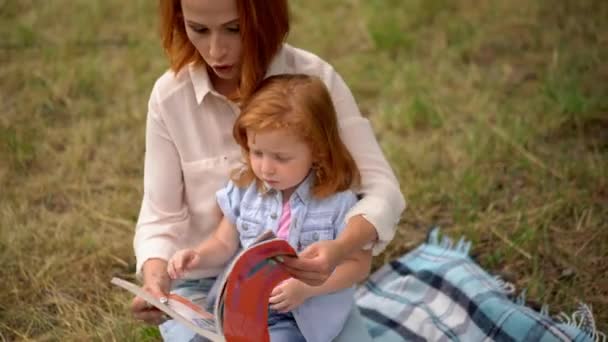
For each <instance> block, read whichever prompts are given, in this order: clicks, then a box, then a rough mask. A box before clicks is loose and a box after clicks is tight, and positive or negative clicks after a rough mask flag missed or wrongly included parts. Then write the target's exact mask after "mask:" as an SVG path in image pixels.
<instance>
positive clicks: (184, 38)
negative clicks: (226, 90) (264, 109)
mask: <svg viewBox="0 0 608 342" xmlns="http://www.w3.org/2000/svg"><path fill="white" fill-rule="evenodd" d="M234 1H236V5H237V11H238V16H239V28H240V34H241V44H242V49H243V55H242V57H241V58H242V65H241V79H240V82H239V89H238V90H237V92H238V93H237V94H234V96H233V98H234V99H240V100H244V99H246V98H248V97H249V96H250V95H251V94H252V93H253V92H254V91H255V89H256V88H257V86H258V85H259V83H260V82H261V81H262V80H263V79H264V76H265V75H266V70H267V69H268V66H269V65H270V62H271V61H272V58H273V57H274V56H275V55H276V53H277V52H278V51H279V49H280V48H281V45H282V43H283V41H284V40H285V38H286V37H287V34H288V33H289V10H288V6H287V0H272V1H268V0H261V1H258V0H234ZM159 9H160V31H161V38H162V44H163V48H164V49H165V52H166V53H167V56H168V57H169V62H170V63H171V70H173V71H175V72H178V71H179V70H181V69H182V68H183V67H184V66H185V65H187V64H189V63H196V64H202V65H205V61H204V60H203V58H202V57H201V55H200V54H199V53H198V51H197V50H196V48H195V47H194V45H192V43H191V42H190V40H189V39H188V35H187V34H186V28H185V25H184V15H183V12H182V5H181V0H160V6H159Z"/></svg>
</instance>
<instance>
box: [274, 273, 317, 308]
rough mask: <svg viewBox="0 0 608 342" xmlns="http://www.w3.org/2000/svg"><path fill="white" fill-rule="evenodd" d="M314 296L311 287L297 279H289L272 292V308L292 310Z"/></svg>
mask: <svg viewBox="0 0 608 342" xmlns="http://www.w3.org/2000/svg"><path fill="white" fill-rule="evenodd" d="M311 296H312V291H311V290H310V287H309V286H308V285H306V284H304V283H302V282H301V281H299V280H297V279H293V278H291V279H288V280H286V281H284V282H282V283H280V284H279V285H277V286H276V287H275V288H274V289H273V290H272V293H270V299H269V302H270V304H271V305H270V308H271V309H273V310H276V311H279V312H288V311H291V310H293V309H295V308H297V307H298V306H300V304H302V303H304V301H305V300H306V299H308V298H310V297H311Z"/></svg>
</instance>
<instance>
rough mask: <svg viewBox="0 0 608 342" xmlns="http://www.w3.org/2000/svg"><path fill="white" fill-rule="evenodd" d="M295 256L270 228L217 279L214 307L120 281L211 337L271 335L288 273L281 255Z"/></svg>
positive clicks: (117, 281)
mask: <svg viewBox="0 0 608 342" xmlns="http://www.w3.org/2000/svg"><path fill="white" fill-rule="evenodd" d="M280 256H296V252H295V250H294V249H293V248H292V247H291V246H290V245H289V243H287V241H285V240H282V239H278V238H276V236H275V235H274V233H272V231H267V232H265V233H264V234H262V235H260V237H258V239H257V240H256V242H255V243H254V244H253V245H251V246H250V247H249V248H247V249H245V250H243V251H241V252H240V253H239V254H237V255H236V256H235V258H234V259H233V261H232V262H231V264H230V266H229V267H228V268H227V270H226V272H225V276H224V277H223V278H222V279H221V280H218V281H221V283H220V284H219V285H220V286H219V293H218V295H217V298H216V300H215V305H214V310H213V313H210V312H208V311H206V310H205V309H204V308H202V307H200V306H198V305H196V304H194V303H192V302H191V301H190V300H188V299H186V298H184V297H181V296H179V295H176V294H170V295H169V296H168V298H167V301H166V302H161V301H160V300H159V299H158V298H156V297H154V296H152V295H151V294H149V293H148V292H146V291H145V290H143V289H142V288H141V287H139V286H137V285H135V284H133V283H130V282H128V281H126V280H123V279H120V278H113V279H112V284H114V285H118V286H120V287H122V288H124V289H126V290H128V291H130V292H131V293H133V294H135V295H136V296H139V297H141V298H143V299H144V300H146V301H147V302H149V303H150V304H152V305H154V306H155V307H156V308H158V309H159V310H161V311H163V312H164V313H166V314H167V315H169V316H171V317H172V318H173V319H175V320H177V321H179V322H181V323H182V324H184V325H186V326H187V327H188V328H190V329H192V331H194V332H196V333H197V334H199V335H201V336H204V337H206V338H208V339H210V340H212V341H268V340H269V335H268V324H267V321H268V299H269V298H270V293H271V292H272V290H273V289H274V287H275V286H276V285H278V284H279V283H280V282H281V281H283V280H286V279H288V278H289V277H290V276H289V273H287V271H286V270H285V269H284V268H283V267H282V266H281V264H280V263H279V262H277V261H276V258H277V257H280Z"/></svg>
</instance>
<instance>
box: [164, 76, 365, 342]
mask: <svg viewBox="0 0 608 342" xmlns="http://www.w3.org/2000/svg"><path fill="white" fill-rule="evenodd" d="M233 135H234V138H235V140H236V141H237V142H238V144H239V145H240V146H241V149H242V151H243V157H244V160H245V165H244V167H242V168H240V169H238V170H236V172H235V173H234V175H233V177H232V181H231V182H229V183H228V185H227V186H226V187H225V188H223V189H221V190H219V191H218V192H217V202H218V205H219V207H220V209H221V211H222V214H223V218H222V220H221V221H220V223H219V226H218V228H217V229H216V230H215V231H214V233H213V234H212V235H211V236H210V237H209V238H207V239H206V240H204V241H203V242H202V243H201V244H200V245H198V246H196V247H194V248H189V249H182V250H180V251H178V252H177V253H176V254H174V255H173V257H172V258H171V259H170V260H169V263H168V273H169V275H170V276H171V278H172V279H179V278H181V277H182V276H183V275H184V272H185V271H188V270H190V269H196V268H215V267H221V266H222V265H224V264H226V263H227V262H228V261H229V260H230V258H231V257H232V256H233V255H234V254H235V253H236V251H237V249H238V248H239V245H240V246H242V247H243V248H247V247H248V246H250V245H251V244H252V243H253V242H255V240H256V238H257V237H258V236H259V235H260V234H262V233H264V232H265V231H266V230H267V229H271V230H272V231H273V232H274V233H275V234H276V235H277V236H278V237H280V238H283V239H285V240H287V241H288V242H289V243H290V244H291V246H292V247H293V248H294V249H296V250H297V251H302V250H303V249H305V248H306V247H308V246H309V245H310V244H311V243H314V242H317V241H328V240H335V239H336V237H337V236H339V234H340V233H341V231H342V230H343V229H344V226H345V225H346V219H345V218H346V214H347V212H348V211H349V210H350V208H351V207H352V206H353V205H355V203H356V202H357V196H356V195H355V193H354V192H353V191H351V188H352V187H354V186H356V185H358V183H359V171H358V170H357V166H356V165H355V162H354V160H353V158H352V157H351V155H350V153H349V152H348V150H347V149H346V147H345V146H344V144H343V143H342V141H341V140H340V135H339V134H338V121H337V118H336V113H335V110H334V107H333V104H332V101H331V97H330V96H329V94H328V92H327V89H326V88H325V85H324V84H323V82H322V81H321V80H320V79H318V78H316V77H313V76H305V75H278V76H272V77H269V78H267V79H266V80H264V81H263V82H262V84H261V86H260V89H259V90H257V91H256V92H255V94H254V95H253V96H252V97H250V99H249V100H248V101H246V102H245V104H244V107H243V109H242V112H241V114H240V115H239V117H238V118H237V120H236V123H235V125H234V131H233ZM239 242H240V244H239ZM370 265H371V251H369V250H367V251H366V250H362V249H359V250H357V252H355V253H353V254H352V255H350V256H349V257H347V258H346V259H345V260H344V261H342V262H341V263H340V264H338V266H337V267H336V270H335V271H334V272H333V273H332V274H331V276H330V277H329V278H328V279H327V281H325V282H324V283H323V284H322V285H320V286H310V285H308V284H306V283H304V282H302V281H300V280H297V279H294V278H291V279H289V280H287V281H286V282H284V283H282V284H280V285H279V286H277V287H276V288H275V289H274V290H273V292H272V295H271V298H270V303H271V306H270V308H271V309H272V310H271V312H270V315H269V319H268V328H269V333H270V339H271V341H273V342H277V341H284V342H297V341H302V342H305V341H332V340H333V339H334V338H335V337H336V336H337V335H338V334H339V333H340V331H342V327H343V325H344V323H345V322H346V319H347V317H348V314H349V313H350V311H351V309H352V307H353V285H355V283H357V282H358V281H361V280H363V279H364V278H365V277H366V276H367V274H368V272H369V268H370ZM244 290H245V291H246V289H244ZM244 295H247V293H245V294H244ZM249 295H255V294H249ZM328 318H331V319H328Z"/></svg>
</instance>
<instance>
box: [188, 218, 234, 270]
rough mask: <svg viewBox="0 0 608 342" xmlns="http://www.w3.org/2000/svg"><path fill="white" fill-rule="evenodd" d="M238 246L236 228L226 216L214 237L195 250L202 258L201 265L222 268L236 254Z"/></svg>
mask: <svg viewBox="0 0 608 342" xmlns="http://www.w3.org/2000/svg"><path fill="white" fill-rule="evenodd" d="M238 246H239V237H238V234H237V230H236V226H235V225H234V224H233V223H232V222H230V221H229V220H228V219H227V218H226V216H224V217H223V218H222V220H221V221H220V224H219V225H218V227H217V229H216V230H215V232H214V233H213V235H211V237H210V238H209V239H206V240H205V241H203V242H202V243H201V244H200V245H198V246H197V247H196V248H195V251H196V252H197V253H198V255H199V257H200V258H201V262H200V263H199V265H200V266H201V267H207V268H214V267H222V266H224V265H225V264H226V262H228V260H230V258H231V257H232V256H233V255H234V253H236V251H237V249H238Z"/></svg>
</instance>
